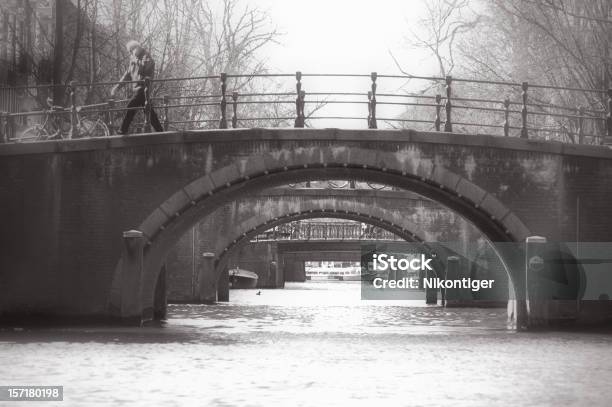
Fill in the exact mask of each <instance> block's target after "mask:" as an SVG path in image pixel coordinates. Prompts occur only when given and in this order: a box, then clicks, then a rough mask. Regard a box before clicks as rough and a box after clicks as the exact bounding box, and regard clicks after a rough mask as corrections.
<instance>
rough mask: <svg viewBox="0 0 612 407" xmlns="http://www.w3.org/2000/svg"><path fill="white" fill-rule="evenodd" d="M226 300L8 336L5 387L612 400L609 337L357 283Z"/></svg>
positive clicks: (0, 336)
mask: <svg viewBox="0 0 612 407" xmlns="http://www.w3.org/2000/svg"><path fill="white" fill-rule="evenodd" d="M230 294H231V302H230V303H226V304H218V305H213V306H206V305H173V306H170V315H169V319H168V321H167V322H165V323H162V324H161V325H157V326H148V327H144V328H141V329H137V328H116V327H78V328H74V327H73V328H44V329H42V328H41V329H29V328H26V329H17V330H14V329H12V328H11V329H10V330H8V329H4V330H1V331H0V385H63V386H64V401H63V402H61V403H57V405H61V406H73V405H74V406H87V405H108V406H121V405H141V406H157V405H164V406H204V405H219V406H236V405H248V406H271V405H283V406H296V405H313V406H314V405H319V406H332V405H337V406H340V405H351V406H361V405H363V406H366V405H367V406H372V405H381V404H386V405H393V406H401V405H406V406H425V405H432V406H441V405H449V406H454V407H458V406H508V405H519V406H525V405H537V406H561V405H563V406H586V405H588V406H610V405H612V346H611V345H612V336H609V335H605V334H597V333H572V332H561V333H560V332H554V333H553V332H545V333H516V332H513V331H509V330H507V329H506V313H505V310H503V309H443V308H439V307H431V306H425V305H424V304H423V303H422V302H417V303H412V302H411V303H406V302H397V303H396V302H393V303H392V302H384V301H380V302H375V303H372V302H371V303H367V302H364V301H361V300H360V292H359V284H358V283H351V282H345V283H332V282H308V283H288V284H287V287H286V289H284V290H261V294H260V295H257V291H255V290H233V291H231V293H230ZM25 404H27V405H44V406H49V405H53V403H49V402H40V403H30V402H28V403H23V402H21V403H15V405H25Z"/></svg>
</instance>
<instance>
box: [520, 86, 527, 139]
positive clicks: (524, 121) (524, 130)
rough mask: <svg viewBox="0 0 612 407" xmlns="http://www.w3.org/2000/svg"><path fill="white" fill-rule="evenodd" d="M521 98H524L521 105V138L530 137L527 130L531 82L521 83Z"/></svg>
mask: <svg viewBox="0 0 612 407" xmlns="http://www.w3.org/2000/svg"><path fill="white" fill-rule="evenodd" d="M521 89H522V92H521V98H522V100H523V105H522V106H521V119H522V124H521V138H529V133H528V131H527V89H529V83H527V82H523V83H522V84H521Z"/></svg>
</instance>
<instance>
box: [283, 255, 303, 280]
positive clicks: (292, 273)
mask: <svg viewBox="0 0 612 407" xmlns="http://www.w3.org/2000/svg"><path fill="white" fill-rule="evenodd" d="M295 257H296V256H295V255H293V254H289V253H283V254H279V264H280V265H281V267H282V269H283V275H284V277H285V281H297V282H300V283H303V282H304V281H306V263H305V262H304V261H303V260H300V259H296V258H295Z"/></svg>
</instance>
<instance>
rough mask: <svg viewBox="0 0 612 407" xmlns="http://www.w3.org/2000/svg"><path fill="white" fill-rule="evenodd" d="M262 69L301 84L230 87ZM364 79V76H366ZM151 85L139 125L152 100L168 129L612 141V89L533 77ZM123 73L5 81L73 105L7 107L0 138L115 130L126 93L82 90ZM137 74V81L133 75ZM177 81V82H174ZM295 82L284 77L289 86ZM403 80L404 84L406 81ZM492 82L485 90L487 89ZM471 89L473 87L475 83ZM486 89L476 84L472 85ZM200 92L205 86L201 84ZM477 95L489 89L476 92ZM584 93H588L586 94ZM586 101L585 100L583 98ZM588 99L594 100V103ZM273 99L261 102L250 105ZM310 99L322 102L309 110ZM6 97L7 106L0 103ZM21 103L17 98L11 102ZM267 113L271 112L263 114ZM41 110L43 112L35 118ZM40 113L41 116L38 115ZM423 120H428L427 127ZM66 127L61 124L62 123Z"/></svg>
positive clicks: (294, 78)
mask: <svg viewBox="0 0 612 407" xmlns="http://www.w3.org/2000/svg"><path fill="white" fill-rule="evenodd" d="M256 78H271V79H274V80H276V81H288V80H289V81H291V82H292V83H291V87H295V91H293V90H291V91H286V92H263V93H239V92H238V91H236V90H233V89H232V85H235V86H238V85H237V84H238V83H239V81H242V82H241V83H243V82H244V81H245V80H251V79H256ZM320 78H333V79H335V80H341V79H342V78H353V79H355V78H357V79H359V78H361V79H363V80H364V81H367V82H364V87H363V88H362V89H355V91H354V92H339V91H337V90H335V89H330V90H329V91H319V92H311V93H308V94H307V93H306V91H305V89H304V88H305V85H308V84H312V83H313V82H315V81H317V80H319V79H320ZM361 79H360V80H361ZM392 80H395V81H403V82H405V81H408V80H420V81H426V82H427V83H428V87H429V88H431V89H435V88H437V89H439V90H440V93H438V94H422V93H408V92H396V93H380V92H377V89H378V87H379V85H380V83H381V82H382V81H392ZM211 81H212V82H214V83H215V87H216V88H217V89H218V90H217V91H215V92H209V93H207V94H201V93H198V90H199V89H201V88H202V87H201V86H199V85H198V83H202V82H204V83H210V82H211ZM142 82H143V84H144V87H145V99H146V101H145V104H144V106H143V107H135V108H132V109H135V110H138V111H142V112H143V113H144V114H143V115H142V116H143V119H142V121H141V123H139V124H137V126H136V127H138V128H139V129H140V130H141V131H144V132H149V131H150V130H151V108H152V107H153V106H155V109H156V110H159V111H160V112H162V117H163V120H162V122H163V125H164V128H165V129H166V130H182V129H193V128H221V129H225V128H230V127H231V128H238V127H258V126H259V125H262V126H268V127H269V126H272V125H275V126H279V127H281V126H293V127H298V128H300V127H305V126H307V127H308V126H312V123H313V122H316V121H317V120H322V119H334V120H346V119H350V120H362V121H363V125H364V127H367V128H370V129H377V128H379V127H381V126H383V127H387V128H403V127H406V126H408V125H410V126H421V129H429V130H435V131H445V132H454V133H486V134H494V135H503V136H506V137H508V136H519V137H522V138H537V139H555V140H559V141H565V142H572V143H587V144H604V142H606V143H607V142H612V113H611V112H612V89H608V90H597V89H579V88H573V87H561V86H549V85H540V84H531V83H527V82H523V83H517V82H503V81H489V80H471V79H462V78H453V77H451V76H447V77H445V78H441V77H425V76H410V75H382V74H377V73H376V72H372V73H371V74H314V73H310V74H308V73H301V72H296V73H295V74H257V75H230V74H225V73H221V74H220V75H212V76H200V77H190V78H166V79H156V80H148V79H146V80H144V81H142ZM116 83H117V82H103V83H70V84H69V85H38V86H19V87H11V88H7V87H4V88H0V94H4V93H6V92H9V91H10V92H11V94H14V93H15V92H17V93H20V94H22V96H23V95H26V94H30V95H35V96H36V97H37V99H38V100H42V99H43V98H44V96H45V94H51V93H52V92H51V91H52V90H53V88H54V87H55V86H62V87H64V88H65V89H66V93H67V95H68V100H69V103H68V104H69V106H67V107H60V108H55V109H41V110H35V111H12V112H7V111H4V112H0V136H1V137H0V140H1V141H3V142H19V141H24V140H23V138H22V137H20V136H21V135H22V134H23V133H24V131H25V130H27V128H28V127H29V126H32V125H34V126H36V125H38V126H40V125H41V124H40V122H43V121H45V122H48V120H45V119H46V118H48V117H49V116H52V117H60V118H61V121H63V122H65V127H66V128H69V131H66V132H65V133H66V134H65V135H64V136H63V138H77V137H79V136H80V134H79V131H80V130H79V118H80V116H93V117H95V118H96V120H99V121H100V122H103V123H104V126H105V127H107V128H108V129H109V130H110V131H109V133H110V134H114V133H115V129H116V127H117V126H116V124H117V120H118V116H119V114H120V113H123V112H125V111H126V110H127V108H126V106H125V104H126V102H127V99H122V100H113V99H108V100H104V101H101V102H100V103H96V104H90V105H82V106H80V105H78V103H77V99H79V98H78V95H79V94H80V92H81V91H83V90H84V89H92V88H99V87H102V88H103V89H108V88H110V87H111V86H114V85H115V84H116ZM128 83H130V82H128ZM172 84H176V86H172ZM286 85H287V83H285V86H286ZM401 87H402V86H401V85H400V86H398V87H397V88H401ZM486 87H489V88H490V91H488V92H485V91H484V88H486ZM470 89H471V90H470ZM474 89H478V92H474ZM200 92H201V91H200ZM546 92H556V94H557V95H559V94H562V95H564V96H565V98H566V99H569V100H579V99H580V100H583V101H585V106H576V107H568V106H564V105H561V104H553V103H549V102H545V101H546V100H551V98H550V97H543V95H544V94H545V93H546ZM473 94H478V95H482V94H487V95H488V96H486V97H473V96H470V95H473ZM578 96H580V97H578ZM577 103H579V102H577ZM338 104H348V105H354V106H355V105H356V106H363V108H362V111H363V115H361V116H355V115H345V116H342V115H340V116H338V115H336V116H334V115H326V114H325V108H326V107H327V106H332V105H338ZM586 104H588V105H586ZM257 105H260V106H262V105H263V106H265V107H269V109H268V110H266V109H263V110H262V109H255V110H254V111H253V110H252V109H250V108H249V106H251V107H252V106H257ZM306 106H314V107H313V108H311V109H307V108H306ZM388 106H395V107H396V108H397V107H399V108H402V109H404V110H405V112H404V113H403V114H397V115H395V116H394V117H384V116H381V115H380V110H381V108H385V107H388ZM1 108H2V106H0V109H1ZM11 108H12V110H19V109H15V107H14V106H12V107H11ZM262 112H263V113H262ZM33 118H37V119H35V120H33ZM36 122H39V123H36ZM423 126H425V127H424V128H423ZM60 135H61V132H60Z"/></svg>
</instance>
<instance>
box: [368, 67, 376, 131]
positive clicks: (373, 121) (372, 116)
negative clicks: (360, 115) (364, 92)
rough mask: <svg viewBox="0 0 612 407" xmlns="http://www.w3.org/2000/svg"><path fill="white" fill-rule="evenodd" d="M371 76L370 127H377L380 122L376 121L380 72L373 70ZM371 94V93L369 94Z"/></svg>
mask: <svg viewBox="0 0 612 407" xmlns="http://www.w3.org/2000/svg"><path fill="white" fill-rule="evenodd" d="M370 78H371V79H372V98H371V99H370V111H371V114H370V126H369V128H370V129H377V128H378V124H377V123H376V78H378V74H377V73H376V72H372V73H371V74H370ZM368 96H369V94H368Z"/></svg>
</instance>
